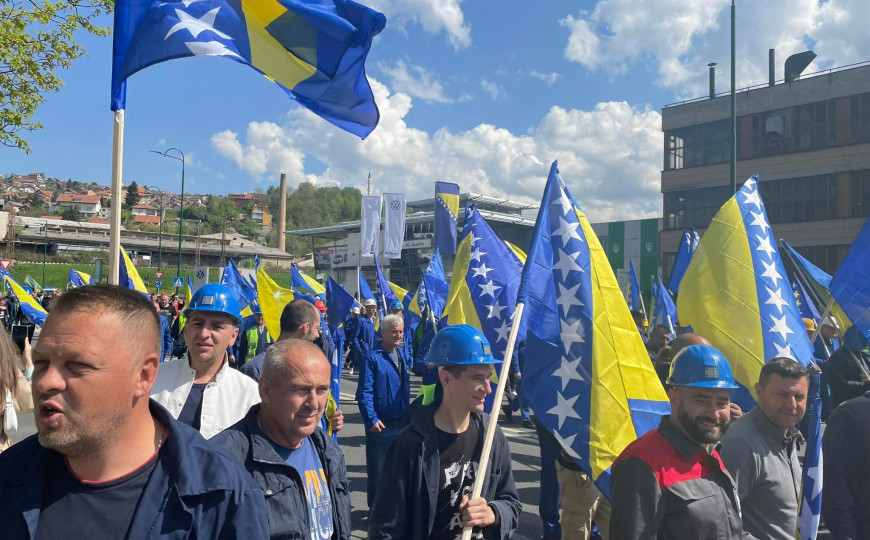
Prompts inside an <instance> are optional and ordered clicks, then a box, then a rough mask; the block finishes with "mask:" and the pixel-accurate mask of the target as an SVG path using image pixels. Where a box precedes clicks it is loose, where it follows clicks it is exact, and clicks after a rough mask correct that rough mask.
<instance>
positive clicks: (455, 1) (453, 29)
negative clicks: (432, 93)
mask: <svg viewBox="0 0 870 540" xmlns="http://www.w3.org/2000/svg"><path fill="white" fill-rule="evenodd" d="M367 4H368V5H369V6H371V7H372V8H374V9H376V10H378V11H381V12H383V13H384V15H386V16H387V18H388V19H389V21H390V23H389V24H388V25H387V27H388V28H390V27H391V26H392V25H396V24H398V25H400V26H403V25H405V24H407V23H409V22H415V23H418V24H419V25H420V26H422V27H423V29H424V30H426V31H427V32H430V33H432V34H438V33H440V32H445V33H446V34H447V39H448V40H449V41H450V44H451V45H452V46H453V48H454V49H457V50H458V49H464V48H466V47H469V46H470V45H471V26H470V25H469V24H468V23H467V22H466V21H465V14H464V13H463V12H462V5H461V4H462V0H370V1H369V2H367Z"/></svg>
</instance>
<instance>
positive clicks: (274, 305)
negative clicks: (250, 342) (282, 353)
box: [257, 266, 294, 341]
mask: <svg viewBox="0 0 870 540" xmlns="http://www.w3.org/2000/svg"><path fill="white" fill-rule="evenodd" d="M293 299H294V296H293V291H291V290H290V289H285V288H284V287H281V286H280V285H278V284H277V283H275V280H274V279H272V276H270V275H269V274H268V273H266V268H265V267H264V266H261V267H259V268H258V269H257V302H258V304H259V305H260V312H261V313H262V314H263V321H264V322H265V323H266V329H267V330H268V331H269V336H270V337H271V338H272V341H278V338H279V337H281V312H283V311H284V306H286V305H287V304H289V303H290V302H292V301H293Z"/></svg>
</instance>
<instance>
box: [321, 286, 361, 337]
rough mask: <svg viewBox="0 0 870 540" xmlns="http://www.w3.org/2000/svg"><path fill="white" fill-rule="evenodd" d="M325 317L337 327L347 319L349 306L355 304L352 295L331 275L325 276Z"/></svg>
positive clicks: (351, 306)
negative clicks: (326, 308)
mask: <svg viewBox="0 0 870 540" xmlns="http://www.w3.org/2000/svg"><path fill="white" fill-rule="evenodd" d="M326 305H327V306H328V307H329V309H328V310H327V311H326V319H327V321H329V324H330V325H331V326H333V327H338V325H339V324H341V323H343V322H344V320H345V319H347V315H348V314H349V313H350V310H351V308H353V306H354V305H356V301H355V300H354V299H353V296H352V295H351V294H350V293H349V292H347V291H346V290H345V288H344V287H342V286H341V285H340V284H339V283H338V282H337V281H335V280H334V279H332V277H331V276H330V277H328V278H326Z"/></svg>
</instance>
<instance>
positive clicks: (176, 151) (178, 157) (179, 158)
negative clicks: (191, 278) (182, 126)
mask: <svg viewBox="0 0 870 540" xmlns="http://www.w3.org/2000/svg"><path fill="white" fill-rule="evenodd" d="M151 152H153V153H155V154H159V155H161V156H163V157H165V158H169V159H174V160H176V161H180V162H181V208H180V209H179V210H178V218H179V219H178V261H177V262H176V265H175V278H176V280H177V279H178V278H180V277H181V232H182V231H181V224H182V223H183V218H184V152H182V151H181V150H179V149H178V148H175V147H173V148H167V149H166V150H164V151H163V152H158V151H157V150H151ZM170 152H174V153H173V154H170ZM176 154H177V155H176Z"/></svg>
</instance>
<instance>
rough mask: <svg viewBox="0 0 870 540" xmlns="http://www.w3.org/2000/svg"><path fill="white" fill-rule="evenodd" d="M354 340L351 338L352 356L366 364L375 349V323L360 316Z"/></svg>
mask: <svg viewBox="0 0 870 540" xmlns="http://www.w3.org/2000/svg"><path fill="white" fill-rule="evenodd" d="M353 330H354V333H353V338H349V339H350V340H351V341H350V351H351V354H354V355H356V359H357V361H359V362H360V363H363V362H365V359H366V357H368V355H369V353H371V352H372V350H373V349H374V348H375V346H376V345H375V343H376V342H375V323H374V322H372V320H371V319H369V318H368V317H365V316H363V315H360V316H359V317H357V318H356V324H355V325H354V329H353Z"/></svg>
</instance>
